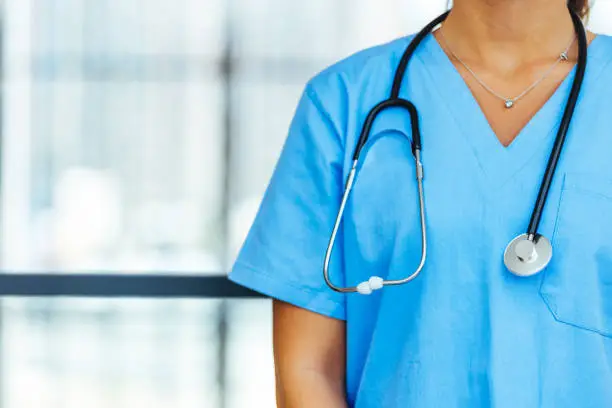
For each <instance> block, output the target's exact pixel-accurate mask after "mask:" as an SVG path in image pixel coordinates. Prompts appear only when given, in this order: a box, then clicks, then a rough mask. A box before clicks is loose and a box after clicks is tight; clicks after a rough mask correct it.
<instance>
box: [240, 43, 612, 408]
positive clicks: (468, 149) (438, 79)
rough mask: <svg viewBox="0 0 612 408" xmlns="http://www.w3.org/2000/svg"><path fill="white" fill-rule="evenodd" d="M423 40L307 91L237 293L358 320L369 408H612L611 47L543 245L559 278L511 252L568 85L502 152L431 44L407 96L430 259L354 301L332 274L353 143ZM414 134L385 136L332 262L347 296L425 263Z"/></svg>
mask: <svg viewBox="0 0 612 408" xmlns="http://www.w3.org/2000/svg"><path fill="white" fill-rule="evenodd" d="M410 39H411V38H410V37H407V38H401V39H398V40H396V41H393V42H391V43H388V44H384V45H381V46H377V47H374V48H371V49H368V50H365V51H362V52H360V53H358V54H355V55H353V56H351V57H349V58H347V59H345V60H343V61H341V62H339V63H337V64H335V65H333V66H332V67H329V68H328V69H326V70H325V71H323V72H321V73H320V74H318V75H317V76H315V77H314V78H312V79H311V80H310V81H309V83H308V84H307V85H306V87H305V89H304V92H303V95H302V98H301V100H300V102H299V104H298V106H297V109H296V112H295V117H294V119H293V121H292V124H291V126H290V129H289V132H288V137H287V139H286V143H285V145H284V147H283V150H282V153H281V156H280V158H279V161H278V164H277V166H276V168H275V171H274V174H273V177H272V179H271V181H270V184H269V186H268V188H267V191H266V194H265V196H264V199H263V202H262V204H261V207H260V209H259V212H258V215H257V217H256V219H255V222H254V224H253V226H252V229H251V230H250V232H249V234H248V237H247V239H246V241H245V243H244V246H243V248H242V250H241V252H240V254H239V257H238V259H237V261H236V263H235V265H234V267H233V269H232V271H231V273H230V275H229V277H230V279H231V280H233V281H235V282H237V283H239V284H241V285H244V286H247V287H250V288H253V289H255V290H257V291H260V292H262V293H264V294H266V295H269V296H271V297H273V298H277V299H280V300H283V301H285V302H289V303H292V304H295V305H297V306H299V307H302V308H305V309H308V310H311V311H313V312H315V313H319V314H323V315H326V316H330V317H332V318H335V319H341V320H345V321H346V325H347V353H348V354H347V356H348V358H347V395H348V400H349V405H350V406H351V407H356V408H381V407H382V408H386V407H389V408H400V407H401V408H407V407H410V408H442V407H444V408H477V407H495V408H517V407H521V408H577V407H580V408H590V407H592V408H602V407H612V232H611V231H612V160H611V158H612V114H611V112H612V104H611V102H610V97H609V96H610V90H612V65H610V61H611V60H612V38H610V37H606V36H598V37H597V38H596V39H595V40H594V41H593V42H592V44H591V45H590V47H589V59H588V68H587V73H586V78H585V83H584V87H583V92H582V95H581V97H580V99H579V102H578V106H577V109H576V113H575V115H574V119H573V122H572V126H571V130H570V132H569V134H568V138H567V141H566V146H565V149H564V152H563V155H562V157H561V161H560V163H559V167H558V170H557V174H556V177H555V180H554V182H553V185H552V188H551V191H550V195H549V199H548V203H547V206H546V209H545V211H544V215H543V219H542V223H541V226H540V233H542V234H543V235H545V236H547V237H549V238H550V239H551V240H552V244H553V247H554V254H553V260H552V263H551V264H550V265H549V267H548V268H547V269H546V270H545V271H544V272H543V273H541V274H539V275H536V276H534V277H531V278H517V277H515V276H513V275H511V274H510V273H508V272H507V271H506V269H505V267H504V265H503V251H504V249H505V247H506V245H507V243H508V242H509V241H510V240H511V239H512V238H513V237H515V236H516V235H518V234H519V233H521V232H524V230H525V229H526V228H527V224H528V222H529V217H530V215H531V212H532V209H533V205H534V202H535V198H536V196H537V193H538V188H539V186H540V181H541V178H542V175H543V173H544V170H545V167H546V161H547V158H548V155H549V153H550V150H551V147H552V145H553V141H554V137H555V134H556V130H557V127H558V124H559V121H560V118H561V115H562V111H563V108H564V106H565V102H566V99H567V96H568V94H569V90H570V87H571V83H572V80H573V77H574V72H572V73H571V74H570V75H569V76H568V78H567V79H566V80H565V81H564V82H563V83H562V85H561V86H560V87H559V88H558V89H557V90H556V91H555V93H554V94H553V95H552V97H551V98H550V99H549V100H548V101H547V102H546V104H545V105H544V106H543V107H542V109H541V110H539V111H538V113H537V114H536V115H535V116H534V117H533V119H532V120H531V121H530V122H529V123H528V124H527V125H526V126H525V128H524V129H523V130H522V131H521V132H520V134H519V135H518V137H517V138H516V139H515V141H514V142H513V143H512V144H511V145H510V146H508V147H504V146H503V145H502V144H501V143H500V142H499V141H498V139H497V138H496V136H495V134H494V133H493V131H492V129H491V127H490V125H489V124H488V122H487V120H486V117H485V116H484V114H483V113H482V111H481V110H480V108H479V106H478V103H477V102H476V100H475V99H474V97H473V96H472V94H471V92H470V91H469V89H468V87H467V86H466V84H465V82H464V81H463V80H462V78H461V76H460V74H459V73H458V72H457V71H456V69H455V67H454V66H453V64H452V62H451V61H450V60H449V59H448V57H447V56H446V54H445V53H444V52H443V50H442V49H441V47H440V45H439V44H438V42H437V41H436V39H435V38H434V37H433V36H431V35H430V36H429V37H427V38H426V40H425V41H424V42H423V44H421V46H420V47H419V49H418V50H417V52H416V54H415V56H414V58H413V60H412V61H411V63H410V65H409V68H408V72H407V75H406V77H405V80H404V84H403V88H402V92H401V97H403V98H406V99H408V100H410V101H412V102H413V103H415V104H416V105H417V107H418V108H419V114H420V121H421V131H422V135H423V164H424V166H425V194H426V209H427V210H426V211H427V222H428V234H429V246H428V259H427V263H426V266H425V268H424V270H423V272H422V274H421V275H420V277H419V278H417V279H416V280H415V281H414V282H412V283H410V284H407V285H404V286H399V287H391V288H385V289H384V290H382V291H379V292H375V293H374V294H373V295H371V296H360V295H354V294H351V295H341V294H338V293H335V292H333V291H332V290H330V289H329V288H328V287H327V286H326V285H325V282H324V280H323V276H322V266H323V260H324V255H325V249H326V247H327V244H328V240H329V235H330V233H331V231H332V228H333V224H334V220H335V216H336V213H337V211H338V208H339V205H340V200H341V196H342V192H343V187H344V183H345V182H346V177H347V175H348V172H349V170H350V168H351V164H352V154H353V149H354V146H355V145H356V143H357V139H358V138H359V133H360V131H361V127H362V124H363V121H364V119H365V116H366V115H367V113H368V112H369V110H370V109H371V108H372V107H374V106H375V105H376V104H378V103H379V102H380V101H382V100H384V99H386V98H387V97H388V95H389V93H390V89H391V83H392V80H393V72H394V71H395V68H396V66H397V63H398V61H399V58H400V57H401V54H402V53H403V51H404V49H405V48H406V46H407V44H408V42H409V41H410ZM410 137H411V134H410V122H409V119H408V117H407V115H406V114H405V113H403V112H402V111H401V110H390V111H387V112H385V113H383V114H382V115H381V116H380V117H379V118H378V119H377V121H376V122H375V124H374V129H373V131H372V133H371V136H370V139H369V141H368V143H367V144H366V146H365V148H364V152H363V155H364V156H362V157H363V159H362V162H361V164H360V166H359V168H358V173H357V178H356V184H355V188H354V191H353V194H352V196H351V199H350V200H349V202H348V204H347V209H346V216H345V219H344V222H343V224H342V227H341V230H340V234H339V240H338V243H337V247H336V250H335V252H334V256H333V258H332V269H331V275H332V279H333V280H334V282H336V283H338V284H342V285H351V286H354V285H356V284H358V283H360V282H362V281H364V280H367V279H368V278H369V277H370V276H372V275H376V276H382V277H384V278H385V279H398V278H402V277H405V276H407V275H409V274H411V273H412V271H413V270H414V268H415V267H416V265H417V264H418V262H419V259H420V254H421V242H420V227H419V217H418V201H417V198H418V196H417V189H416V180H415V177H414V161H413V158H412V155H411V149H410V141H409V139H410Z"/></svg>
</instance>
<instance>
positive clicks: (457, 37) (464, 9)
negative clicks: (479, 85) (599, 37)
mask: <svg viewBox="0 0 612 408" xmlns="http://www.w3.org/2000/svg"><path fill="white" fill-rule="evenodd" d="M573 32H574V27H573V24H572V19H571V17H570V14H569V11H568V9H567V5H566V2H565V0H455V2H454V6H453V9H452V11H451V13H450V15H449V17H448V19H447V20H446V22H445V23H444V34H445V37H447V38H448V39H449V42H450V43H452V45H453V48H454V49H455V50H456V51H457V53H458V54H460V55H462V56H463V57H465V58H466V59H474V60H479V61H481V62H483V63H486V64H489V63H491V64H493V65H498V66H499V65H500V64H502V65H505V66H506V68H510V66H509V65H518V64H521V63H525V62H527V61H534V60H537V59H541V58H543V57H544V58H549V57H550V56H554V55H558V54H559V53H560V52H561V51H563V50H564V48H565V47H566V46H567V45H568V43H569V41H570V40H571V38H572V35H573ZM500 68H501V67H500Z"/></svg>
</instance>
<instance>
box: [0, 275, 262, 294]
mask: <svg viewBox="0 0 612 408" xmlns="http://www.w3.org/2000/svg"><path fill="white" fill-rule="evenodd" d="M0 296H62V297H113V298H116V297H146V298H219V299H221V298H263V297H264V296H263V295H260V294H258V293H256V292H253V291H251V290H248V289H246V288H243V287H241V286H239V285H236V284H235V283H233V282H231V281H230V280H228V279H227V278H226V277H225V276H190V275H118V274H110V273H109V274H91V275H90V274H57V273H49V274H30V273H19V274H18V273H3V274H0Z"/></svg>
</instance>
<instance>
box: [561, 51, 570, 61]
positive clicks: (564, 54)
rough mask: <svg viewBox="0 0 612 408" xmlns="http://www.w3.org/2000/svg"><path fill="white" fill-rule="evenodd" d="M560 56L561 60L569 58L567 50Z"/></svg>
mask: <svg viewBox="0 0 612 408" xmlns="http://www.w3.org/2000/svg"><path fill="white" fill-rule="evenodd" d="M560 58H561V61H567V60H568V59H569V57H568V56H567V52H562V53H561V56H560Z"/></svg>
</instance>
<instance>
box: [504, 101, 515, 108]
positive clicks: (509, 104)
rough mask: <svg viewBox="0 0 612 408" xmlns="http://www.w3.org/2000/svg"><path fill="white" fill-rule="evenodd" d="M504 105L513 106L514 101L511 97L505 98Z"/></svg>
mask: <svg viewBox="0 0 612 408" xmlns="http://www.w3.org/2000/svg"><path fill="white" fill-rule="evenodd" d="M505 105H506V109H510V108H512V107H513V106H514V101H513V100H512V99H506V102H505Z"/></svg>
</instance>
